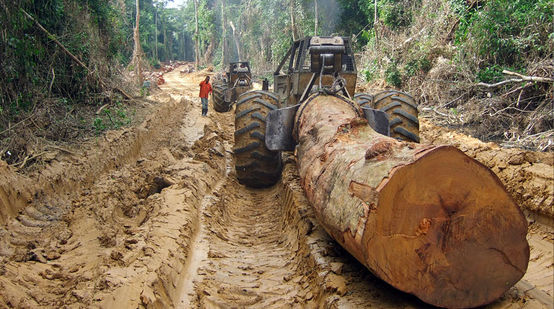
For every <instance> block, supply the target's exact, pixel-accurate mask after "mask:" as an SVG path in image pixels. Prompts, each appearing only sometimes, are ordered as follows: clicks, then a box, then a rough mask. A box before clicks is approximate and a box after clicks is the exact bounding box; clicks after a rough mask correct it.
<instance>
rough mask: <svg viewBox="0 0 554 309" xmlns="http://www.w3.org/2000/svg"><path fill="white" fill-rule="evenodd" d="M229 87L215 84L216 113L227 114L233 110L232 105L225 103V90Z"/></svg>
mask: <svg viewBox="0 0 554 309" xmlns="http://www.w3.org/2000/svg"><path fill="white" fill-rule="evenodd" d="M226 88H227V86H226V85H225V84H224V83H220V82H216V83H214V84H213V92H214V93H213V95H212V103H213V105H214V109H215V111H216V112H220V113H225V112H228V111H230V110H231V104H230V103H226V102H225V95H224V93H225V89H226Z"/></svg>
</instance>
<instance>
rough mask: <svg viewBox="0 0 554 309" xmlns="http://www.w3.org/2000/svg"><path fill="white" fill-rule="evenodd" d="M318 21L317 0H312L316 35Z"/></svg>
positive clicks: (315, 33)
mask: <svg viewBox="0 0 554 309" xmlns="http://www.w3.org/2000/svg"><path fill="white" fill-rule="evenodd" d="M318 21H319V12H318V7H317V0H314V23H315V25H314V35H317V26H318Z"/></svg>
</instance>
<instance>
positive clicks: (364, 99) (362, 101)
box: [354, 92, 373, 107]
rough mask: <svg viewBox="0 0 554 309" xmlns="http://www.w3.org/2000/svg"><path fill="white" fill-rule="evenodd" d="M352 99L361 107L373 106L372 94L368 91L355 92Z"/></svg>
mask: <svg viewBox="0 0 554 309" xmlns="http://www.w3.org/2000/svg"><path fill="white" fill-rule="evenodd" d="M354 101H356V103H358V105H360V106H361V107H372V106H373V95H371V94H369V93H363V92H362V93H356V94H355V95H354Z"/></svg>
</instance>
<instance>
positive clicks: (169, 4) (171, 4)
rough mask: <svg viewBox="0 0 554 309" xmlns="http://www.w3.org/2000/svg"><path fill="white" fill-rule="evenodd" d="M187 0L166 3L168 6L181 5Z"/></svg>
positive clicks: (175, 6) (174, 0) (176, 6)
mask: <svg viewBox="0 0 554 309" xmlns="http://www.w3.org/2000/svg"><path fill="white" fill-rule="evenodd" d="M186 1H187V0H173V1H170V2H168V3H167V7H168V8H178V7H181V6H182V5H183V4H184V3H185V2H186Z"/></svg>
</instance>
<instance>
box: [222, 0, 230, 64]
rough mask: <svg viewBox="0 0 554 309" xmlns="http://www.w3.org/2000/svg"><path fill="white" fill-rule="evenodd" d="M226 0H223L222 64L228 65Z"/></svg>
mask: <svg viewBox="0 0 554 309" xmlns="http://www.w3.org/2000/svg"><path fill="white" fill-rule="evenodd" d="M225 2H226V1H225V0H221V64H222V66H223V67H225V66H226V65H227V62H228V60H227V15H226V14H225V7H226V3H225Z"/></svg>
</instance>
